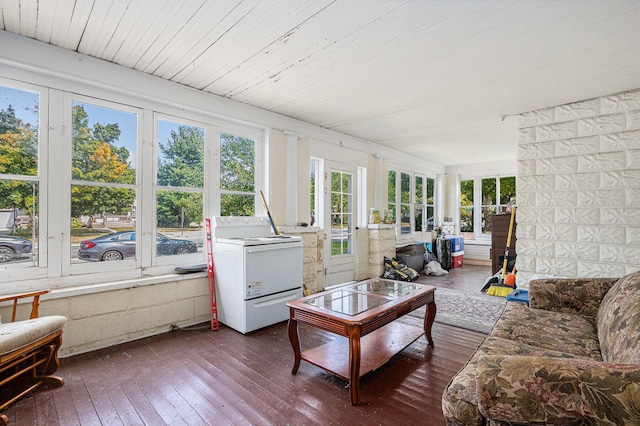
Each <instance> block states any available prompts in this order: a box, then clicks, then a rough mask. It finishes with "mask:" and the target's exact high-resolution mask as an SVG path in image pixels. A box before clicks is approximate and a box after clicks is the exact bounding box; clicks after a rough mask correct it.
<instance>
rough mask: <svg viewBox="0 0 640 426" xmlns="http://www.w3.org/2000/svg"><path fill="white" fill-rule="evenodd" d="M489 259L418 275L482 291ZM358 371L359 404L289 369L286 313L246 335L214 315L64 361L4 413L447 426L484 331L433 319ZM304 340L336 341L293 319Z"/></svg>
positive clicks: (305, 343)
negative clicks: (210, 322) (49, 382)
mask: <svg viewBox="0 0 640 426" xmlns="http://www.w3.org/2000/svg"><path fill="white" fill-rule="evenodd" d="M488 274H490V271H489V268H488V267H485V266H464V267H463V268H459V269H454V270H452V271H451V272H450V274H448V275H447V276H444V277H431V276H429V277H427V276H424V275H422V276H421V278H420V282H423V283H426V284H431V285H435V286H442V287H447V288H452V289H457V290H461V291H470V292H475V291H478V292H479V290H480V288H481V287H482V285H483V283H484V280H485V279H486V277H487V276H489V275H488ZM432 334H433V340H434V342H435V348H431V347H429V346H428V345H427V342H426V338H425V337H424V336H422V337H420V338H419V339H418V340H417V341H416V342H414V343H413V344H411V345H410V346H409V347H407V348H406V349H405V350H404V351H402V352H401V353H399V354H397V355H396V356H394V357H393V358H392V359H391V360H390V361H389V362H388V363H386V364H385V365H383V366H381V367H380V368H378V369H377V370H375V371H373V372H371V373H369V374H366V375H365V376H363V377H362V380H361V391H360V394H361V399H362V404H361V405H360V406H357V407H354V406H352V405H351V404H350V402H349V389H348V386H347V382H346V381H345V380H343V379H340V378H337V377H335V376H333V375H331V374H329V373H327V372H326V371H324V370H322V369H321V368H318V367H316V366H313V365H311V364H309V363H307V362H304V361H303V362H302V363H301V365H300V368H299V369H298V372H297V374H295V375H293V374H291V368H292V366H293V350H292V348H291V344H290V343H289V338H288V333H287V326H286V322H283V323H279V324H275V325H273V326H270V327H266V328H264V329H262V330H258V331H256V332H253V333H249V334H247V335H243V334H241V333H238V332H236V331H234V330H231V329H229V328H227V327H226V326H224V325H222V326H221V328H220V330H218V331H211V330H210V328H209V327H208V326H206V325H205V326H204V327H202V328H200V329H198V328H197V327H193V328H191V329H189V330H176V331H173V332H170V333H165V334H162V335H158V336H154V337H149V338H145V339H140V340H136V341H134V342H128V343H125V344H121V345H117V346H112V347H109V348H105V349H101V350H97V351H93V352H89V353H86V354H81V355H76V356H73V357H69V358H65V359H62V360H61V361H62V362H61V368H60V369H59V370H58V374H59V375H60V376H61V377H63V378H64V380H65V385H64V386H62V387H60V388H57V389H52V390H49V391H44V392H38V393H35V394H33V395H31V396H29V397H26V398H24V399H22V400H21V401H19V402H18V403H16V404H14V405H13V406H11V407H9V408H8V409H6V410H5V411H4V413H5V414H7V415H8V416H9V418H10V421H11V424H15V425H30V426H31V425H33V426H39V425H47V426H48V425H56V424H57V425H65V426H66V425H109V426H111V425H126V426H129V425H133V426H138V425H153V426H155V425H285V424H288V425H327V424H334V425H349V426H359V425H362V426H365V425H406V424H443V423H444V418H443V416H442V411H441V395H442V392H443V390H444V388H445V387H446V386H447V384H448V383H449V381H450V380H451V378H452V377H453V375H455V374H456V372H457V371H458V370H459V369H460V368H462V366H463V365H464V364H465V363H466V362H467V361H468V359H469V358H470V357H471V355H472V354H473V353H474V352H475V349H476V348H477V347H478V345H479V344H480V343H481V341H482V339H483V338H484V337H485V336H484V335H483V334H481V333H476V332H473V331H468V330H464V329H460V328H456V327H452V326H449V325H444V324H440V323H435V324H434V325H433V333H432ZM299 335H300V343H301V347H302V348H303V349H305V348H312V347H316V346H318V345H320V344H323V343H326V342H329V341H332V340H336V339H341V338H340V337H337V336H335V335H331V334H327V333H324V332H321V331H319V330H317V329H314V328H312V327H307V326H305V325H304V324H300V325H299Z"/></svg>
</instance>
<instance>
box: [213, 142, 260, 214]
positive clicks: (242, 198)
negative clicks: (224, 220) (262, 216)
mask: <svg viewBox="0 0 640 426" xmlns="http://www.w3.org/2000/svg"><path fill="white" fill-rule="evenodd" d="M255 160H256V154H255V141H254V140H253V139H248V138H244V137H241V136H236V135H232V134H229V133H223V134H222V135H221V138H220V189H222V190H223V191H228V192H227V193H223V194H222V195H221V196H220V213H221V214H222V215H225V216H226V215H234V216H253V215H254V214H255V201H254V200H255V175H256V168H255Z"/></svg>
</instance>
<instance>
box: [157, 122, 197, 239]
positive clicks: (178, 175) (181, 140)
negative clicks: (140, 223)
mask: <svg viewBox="0 0 640 426" xmlns="http://www.w3.org/2000/svg"><path fill="white" fill-rule="evenodd" d="M159 149H160V153H161V155H160V156H159V159H158V185H160V186H174V187H186V188H203V187H204V129H202V128H200V127H195V126H178V129H177V131H171V134H170V135H169V139H168V140H167V142H166V143H160V145H159ZM202 208H203V200H202V194H201V193H197V192H196V193H192V192H178V191H158V200H157V210H156V211H157V216H158V226H160V227H166V228H169V227H171V228H175V227H180V226H182V223H181V221H182V218H183V214H184V223H185V224H187V226H188V224H190V223H192V222H195V223H202V219H203V211H202Z"/></svg>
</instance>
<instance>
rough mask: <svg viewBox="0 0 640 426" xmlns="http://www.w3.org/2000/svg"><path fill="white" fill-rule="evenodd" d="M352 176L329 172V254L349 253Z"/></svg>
mask: <svg viewBox="0 0 640 426" xmlns="http://www.w3.org/2000/svg"><path fill="white" fill-rule="evenodd" d="M352 180H353V176H352V175H351V174H349V173H343V172H337V171H332V172H331V255H333V256H335V255H342V254H351V245H352V235H353V185H352Z"/></svg>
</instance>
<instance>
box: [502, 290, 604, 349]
mask: <svg viewBox="0 0 640 426" xmlns="http://www.w3.org/2000/svg"><path fill="white" fill-rule="evenodd" d="M594 321H595V319H593V318H591V317H583V316H579V315H575V314H568V313H565V312H552V311H547V310H544V309H534V308H528V307H527V305H526V304H524V303H518V302H507V306H506V307H505V310H504V312H503V314H502V316H501V317H500V318H499V319H498V321H497V322H496V325H495V326H494V327H493V330H491V336H494V337H502V338H504V339H509V340H517V341H518V342H520V343H523V344H526V345H531V346H535V347H538V348H543V349H550V350H556V349H561V350H562V351H563V352H566V353H569V354H571V355H574V356H576V357H584V358H590V359H595V360H597V361H602V355H601V354H600V343H599V342H598V336H597V333H596V326H595V323H594Z"/></svg>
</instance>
